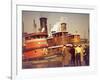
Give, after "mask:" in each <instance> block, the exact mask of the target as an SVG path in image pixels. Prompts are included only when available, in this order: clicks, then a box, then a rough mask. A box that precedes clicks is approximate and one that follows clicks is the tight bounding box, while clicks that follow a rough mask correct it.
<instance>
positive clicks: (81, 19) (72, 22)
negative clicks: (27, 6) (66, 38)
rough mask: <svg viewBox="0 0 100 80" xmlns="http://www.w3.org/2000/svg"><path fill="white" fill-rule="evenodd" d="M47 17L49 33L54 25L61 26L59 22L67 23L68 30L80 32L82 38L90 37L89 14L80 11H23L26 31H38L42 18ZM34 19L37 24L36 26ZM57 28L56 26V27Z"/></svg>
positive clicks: (72, 32)
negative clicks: (35, 26)
mask: <svg viewBox="0 0 100 80" xmlns="http://www.w3.org/2000/svg"><path fill="white" fill-rule="evenodd" d="M41 17H46V18H47V26H48V33H50V32H51V30H52V29H53V27H54V25H56V26H59V23H61V22H65V23H67V24H68V25H67V32H68V33H71V34H75V33H76V31H77V33H78V34H80V36H81V38H88V29H89V14H82V13H81V14H80V13H54V12H33V11H23V12H22V19H23V24H24V32H28V33H32V32H37V31H38V28H39V27H40V18H41ZM33 20H35V23H36V25H37V28H34V25H33ZM54 29H55V30H56V28H54Z"/></svg>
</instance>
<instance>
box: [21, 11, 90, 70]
mask: <svg viewBox="0 0 100 80" xmlns="http://www.w3.org/2000/svg"><path fill="white" fill-rule="evenodd" d="M89 26H90V25H89V14H88V13H70V12H68V13H67V12H46V11H27V10H23V11H22V69H33V68H57V67H66V68H67V67H81V66H89V65H90V56H89V55H90V52H89V47H90V44H89V42H90V39H89V38H90V36H89Z"/></svg>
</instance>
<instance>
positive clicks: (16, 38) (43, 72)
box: [12, 3, 97, 80]
mask: <svg viewBox="0 0 100 80" xmlns="http://www.w3.org/2000/svg"><path fill="white" fill-rule="evenodd" d="M12 7H13V9H12V79H13V80H15V79H16V80H19V79H21V80H28V78H30V79H32V78H33V79H37V80H40V79H45V78H50V77H55V78H57V76H59V77H60V76H61V77H62V76H63V77H65V76H66V75H68V76H67V77H69V76H74V75H76V76H79V75H84V76H85V77H87V75H93V74H97V62H96V59H97V55H95V54H94V53H96V48H94V46H96V44H95V42H96V40H95V39H96V36H95V35H96V8H95V7H91V6H85V7H83V6H78V5H77V6H76V5H61V4H59V5H52V4H51V5H48V6H47V5H37V4H31V5H30V4H26V5H23V4H16V3H13V4H12ZM49 9H50V10H49ZM65 9H66V10H65ZM22 10H33V11H52V12H59V10H61V12H72V13H89V14H90V27H91V28H90V31H91V32H90V39H91V40H90V45H91V48H92V49H91V50H90V51H92V52H91V53H93V52H94V53H93V54H92V57H91V58H92V59H93V60H92V59H91V60H92V62H93V63H90V64H91V65H90V66H89V67H81V70H80V68H79V67H76V68H75V70H74V68H73V67H71V68H57V69H54V68H50V69H48V68H46V69H30V70H22V69H21V68H20V67H21V65H20V64H21V63H22V62H21V61H20V60H21V55H20V53H17V52H18V51H19V52H20V51H21V46H19V45H20V44H21V36H22V35H21V34H22V33H21V31H22V30H21V16H22V15H21V11H22ZM92 36H93V37H92ZM15 53H16V54H15ZM17 57H20V59H18V58H17ZM94 59H95V60H94ZM91 60H90V62H91ZM58 69H59V70H58ZM73 70H74V72H73ZM34 71H35V72H34ZM48 71H49V72H48ZM52 71H53V72H52ZM59 72H60V73H59ZM66 72H67V73H66ZM26 73H28V74H26ZM51 73H53V74H51ZM80 73H81V74H80ZM32 74H34V76H33V75H32ZM38 74H40V75H38ZM65 74H66V75H65ZM39 77H41V78H39ZM24 78H25V79H24ZM58 79H59V78H58ZM69 79H71V78H70V77H69ZM72 80H74V79H72Z"/></svg>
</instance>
